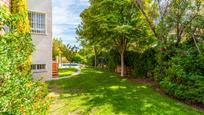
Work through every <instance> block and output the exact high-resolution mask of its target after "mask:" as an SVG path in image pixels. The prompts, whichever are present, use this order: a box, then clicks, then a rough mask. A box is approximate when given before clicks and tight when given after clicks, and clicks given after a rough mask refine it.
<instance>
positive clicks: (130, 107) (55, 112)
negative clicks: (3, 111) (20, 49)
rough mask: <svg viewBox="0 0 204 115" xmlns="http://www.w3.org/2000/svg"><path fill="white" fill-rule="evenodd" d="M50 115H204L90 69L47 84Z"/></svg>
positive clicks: (142, 86) (112, 76)
mask: <svg viewBox="0 0 204 115" xmlns="http://www.w3.org/2000/svg"><path fill="white" fill-rule="evenodd" d="M47 84H48V86H49V89H50V95H53V96H54V97H55V98H54V101H53V103H52V105H51V110H50V114H51V115H68V114H72V115H81V114H82V115H84V114H85V115H89V114H92V115H202V114H204V113H203V112H201V111H199V110H196V109H194V108H192V107H190V106H187V105H185V104H182V103H180V102H177V101H175V100H173V99H170V98H168V97H166V96H163V95H160V94H159V93H158V92H156V91H154V90H153V89H152V88H150V87H148V86H146V85H142V84H138V83H135V82H131V81H128V80H127V79H125V78H121V77H120V76H118V75H116V74H113V73H110V72H104V71H99V70H95V69H90V68H84V69H82V73H81V74H80V75H77V76H74V77H71V78H67V79H62V80H58V81H50V82H47Z"/></svg>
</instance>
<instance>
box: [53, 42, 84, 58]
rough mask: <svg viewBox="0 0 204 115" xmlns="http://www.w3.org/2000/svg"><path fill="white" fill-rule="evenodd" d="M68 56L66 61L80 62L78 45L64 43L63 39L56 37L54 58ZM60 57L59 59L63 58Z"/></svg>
mask: <svg viewBox="0 0 204 115" xmlns="http://www.w3.org/2000/svg"><path fill="white" fill-rule="evenodd" d="M57 57H58V59H59V58H61V59H62V58H63V57H64V58H66V62H80V61H81V59H80V57H79V56H78V55H77V47H76V46H71V45H69V44H67V45H66V44H64V43H63V42H62V40H61V39H59V38H54V39H53V42H52V58H53V59H54V60H56V59H57ZM61 59H59V60H61Z"/></svg>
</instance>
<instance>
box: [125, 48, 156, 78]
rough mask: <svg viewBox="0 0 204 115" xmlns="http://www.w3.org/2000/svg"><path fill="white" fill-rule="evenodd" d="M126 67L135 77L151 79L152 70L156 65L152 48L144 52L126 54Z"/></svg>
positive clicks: (154, 52)
mask: <svg viewBox="0 0 204 115" xmlns="http://www.w3.org/2000/svg"><path fill="white" fill-rule="evenodd" d="M126 56H127V57H126V58H125V60H126V65H127V66H128V67H131V68H132V75H133V76H136V77H148V78H152V77H153V70H154V68H155V66H156V65H157V61H156V58H155V56H156V51H155V49H154V48H151V49H148V50H146V51H144V52H141V53H139V52H134V51H129V52H126Z"/></svg>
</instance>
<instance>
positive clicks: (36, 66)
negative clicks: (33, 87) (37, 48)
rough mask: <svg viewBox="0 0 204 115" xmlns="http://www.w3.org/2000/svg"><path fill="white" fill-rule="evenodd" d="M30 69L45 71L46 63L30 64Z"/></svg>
mask: <svg viewBox="0 0 204 115" xmlns="http://www.w3.org/2000/svg"><path fill="white" fill-rule="evenodd" d="M31 70H32V71H45V70H47V64H32V65H31Z"/></svg>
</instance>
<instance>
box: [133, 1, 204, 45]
mask: <svg viewBox="0 0 204 115" xmlns="http://www.w3.org/2000/svg"><path fill="white" fill-rule="evenodd" d="M135 1H136V2H135V3H136V6H137V7H138V8H139V9H140V11H141V13H142V14H143V16H144V17H145V20H146V22H147V23H148V25H149V28H150V29H151V30H152V32H153V33H154V36H155V37H156V38H157V40H158V41H159V43H160V45H163V47H167V46H168V45H171V44H176V45H178V44H179V43H181V42H182V41H183V40H185V38H186V35H187V34H191V35H192V32H193V31H194V30H193V29H192V28H191V27H192V24H193V23H195V21H196V20H197V19H198V18H199V17H202V16H201V15H202V13H203V12H202V9H203V2H202V1H201V0H166V1H165V0H157V1H153V0H149V1H141V0H135ZM158 11H159V15H157V12H158ZM199 19H201V18H199ZM154 20H157V22H158V23H155V21H154ZM190 26H191V27H190ZM189 28H190V29H192V30H190V31H188V32H187V30H189ZM194 29H195V28H194ZM189 32H190V33H189ZM193 33H194V32H193ZM192 38H193V37H192Z"/></svg>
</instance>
